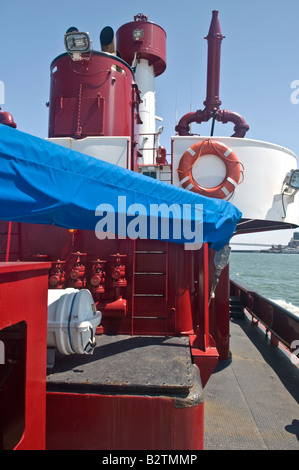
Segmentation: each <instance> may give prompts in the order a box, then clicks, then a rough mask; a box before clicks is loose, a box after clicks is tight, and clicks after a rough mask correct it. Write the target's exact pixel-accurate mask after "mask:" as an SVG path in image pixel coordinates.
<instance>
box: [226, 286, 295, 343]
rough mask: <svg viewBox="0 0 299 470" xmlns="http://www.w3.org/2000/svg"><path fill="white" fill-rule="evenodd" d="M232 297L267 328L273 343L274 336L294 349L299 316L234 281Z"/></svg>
mask: <svg viewBox="0 0 299 470" xmlns="http://www.w3.org/2000/svg"><path fill="white" fill-rule="evenodd" d="M230 295H231V296H234V297H237V298H239V299H240V302H241V304H242V306H243V308H244V309H246V310H247V312H248V313H249V314H250V315H252V317H254V318H255V319H257V320H258V321H260V322H261V323H262V324H263V325H264V326H265V328H266V329H267V330H268V331H269V332H270V333H271V339H272V343H275V341H273V338H272V337H273V336H274V337H275V338H277V339H278V340H279V341H280V342H281V343H283V344H284V345H285V346H287V347H288V348H289V349H291V350H292V349H293V347H292V343H293V342H295V341H296V342H297V341H298V340H299V316H297V315H295V314H294V313H292V312H289V311H288V310H286V309H284V308H283V307H280V306H279V305H278V304H276V303H275V302H272V301H271V300H269V299H267V298H266V297H263V296H262V295H261V294H258V293H257V292H254V291H252V290H251V289H250V288H248V287H247V286H245V285H241V284H239V283H237V282H236V281H235V280H232V279H231V280H230ZM293 344H294V343H293Z"/></svg>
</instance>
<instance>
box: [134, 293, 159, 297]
mask: <svg viewBox="0 0 299 470" xmlns="http://www.w3.org/2000/svg"><path fill="white" fill-rule="evenodd" d="M134 297H165V295H164V294H134Z"/></svg>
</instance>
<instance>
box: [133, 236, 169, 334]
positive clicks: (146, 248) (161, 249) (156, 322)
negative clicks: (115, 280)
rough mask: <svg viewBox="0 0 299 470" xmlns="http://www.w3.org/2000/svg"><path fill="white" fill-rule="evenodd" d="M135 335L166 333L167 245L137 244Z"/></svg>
mask: <svg viewBox="0 0 299 470" xmlns="http://www.w3.org/2000/svg"><path fill="white" fill-rule="evenodd" d="M132 307H133V308H132V332H134V334H163V335H164V334H167V333H168V332H169V331H168V329H169V324H168V311H167V310H168V243H167V242H163V241H158V240H141V239H137V240H135V242H134V263H133V299H132Z"/></svg>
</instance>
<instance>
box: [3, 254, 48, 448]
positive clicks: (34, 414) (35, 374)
mask: <svg viewBox="0 0 299 470" xmlns="http://www.w3.org/2000/svg"><path fill="white" fill-rule="evenodd" d="M49 267H50V263H34V262H32V263H21V262H19V263H11V262H9V263H0V309H1V312H5V315H3V314H2V315H1V316H0V341H1V342H0V345H1V346H4V348H3V349H2V348H1V353H2V354H3V355H2V357H1V361H0V416H1V420H0V448H1V449H2V450H9V449H19V450H30V449H37V450H43V449H45V444H46V358H47V347H46V344H47V293H48V272H49Z"/></svg>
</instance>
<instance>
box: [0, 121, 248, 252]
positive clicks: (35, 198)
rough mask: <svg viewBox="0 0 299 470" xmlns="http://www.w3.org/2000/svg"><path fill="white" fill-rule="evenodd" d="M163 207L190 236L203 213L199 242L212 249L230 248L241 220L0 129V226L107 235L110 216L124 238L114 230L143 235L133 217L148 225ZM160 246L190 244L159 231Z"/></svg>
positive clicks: (180, 192)
mask: <svg viewBox="0 0 299 470" xmlns="http://www.w3.org/2000/svg"><path fill="white" fill-rule="evenodd" d="M163 204H166V205H167V207H171V206H172V207H175V209H176V210H174V211H173V214H174V215H173V220H177V219H179V218H180V217H182V215H183V214H184V220H185V221H186V223H187V222H188V221H189V223H192V224H193V225H192V227H193V232H194V233H195V230H196V229H195V225H194V224H196V223H198V221H199V216H198V214H199V213H201V214H202V218H201V219H202V222H203V224H202V227H203V240H201V241H203V242H208V243H209V244H210V246H211V247H212V248H214V249H215V250H218V249H220V248H222V247H223V246H224V245H225V244H226V243H228V242H229V240H230V238H231V236H232V234H233V232H234V230H235V227H236V225H237V223H238V220H239V219H240V218H241V213H240V211H239V210H238V209H237V208H236V207H235V206H233V205H232V204H231V203H230V202H226V201H222V200H218V199H211V198H206V197H204V196H201V195H198V194H196V193H192V192H190V191H186V190H184V189H181V188H177V187H175V186H171V185H169V184H167V183H163V182H160V181H157V180H154V179H152V178H149V177H146V176H143V175H140V174H138V173H135V172H132V171H129V170H126V169H123V168H120V167H118V166H116V165H113V164H110V163H107V162H104V161H102V160H98V159H96V158H93V157H89V156H87V155H84V154H82V153H79V152H75V151H73V150H71V149H67V148H65V147H62V146H60V145H57V144H54V143H51V142H49V141H47V140H44V139H41V138H38V137H35V136H32V135H29V134H26V133H24V132H21V131H19V130H16V129H12V128H10V127H7V126H4V125H2V124H0V220H7V221H15V222H28V223H36V224H46V225H57V226H60V227H64V228H69V229H86V230H93V231H94V230H95V229H96V227H99V226H100V227H102V228H103V230H104V231H105V230H106V229H107V230H108V231H109V228H111V225H109V223H108V222H110V221H112V218H111V217H113V214H114V215H115V220H116V224H115V233H118V234H122V235H124V233H123V230H124V229H123V227H121V226H120V225H121V223H122V222H123V221H125V223H126V227H127V228H128V226H129V224H131V226H130V229H131V230H132V227H133V228H134V230H135V231H136V232H138V230H139V233H141V234H144V230H143V231H142V230H141V229H140V224H139V225H138V224H137V221H138V222H140V223H142V219H141V218H138V217H139V216H138V214H139V215H142V216H143V217H144V218H145V219H143V220H146V221H147V223H148V224H150V215H151V214H152V207H157V206H159V207H162V206H161V205H163ZM155 205H156V206H155ZM99 207H100V209H101V210H99ZM129 207H130V210H128V208H129ZM199 207H201V208H202V212H200V211H199V210H198V208H199ZM97 208H98V210H97ZM132 208H133V212H132ZM140 208H141V209H140ZM104 209H105V210H106V212H105V210H104ZM135 209H136V210H137V212H134V211H135ZM195 209H196V210H195ZM96 210H97V212H96ZM125 211H126V214H124V212H125ZM130 211H131V215H130ZM138 211H139V212H138ZM169 213H170V214H172V212H169ZM165 214H166V215H165V217H166V219H167V215H168V213H167V211H166V212H165ZM108 216H109V217H110V216H111V217H110V218H109V217H108ZM163 217H164V216H163ZM105 218H106V219H105ZM104 220H105V221H106V222H107V224H106V225H105V224H103V221H104ZM101 224H102V225H101ZM132 224H133V225H132ZM190 227H191V226H190ZM112 228H113V226H112ZM147 229H148V231H147V236H146V237H143V236H142V237H141V236H140V238H156V236H154V235H153V234H152V233H151V232H152V231H151V229H149V225H147ZM189 233H190V232H189ZM127 235H128V233H127ZM158 239H163V240H166V241H171V242H176V243H186V242H187V243H188V242H190V241H192V240H191V239H190V236H189V235H188V236H186V235H185V234H184V230H182V231H181V235H180V237H179V238H178V237H177V231H175V230H174V229H173V230H172V229H170V230H169V235H168V236H167V237H166V238H165V233H162V231H161V230H159V234H158Z"/></svg>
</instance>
